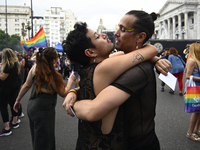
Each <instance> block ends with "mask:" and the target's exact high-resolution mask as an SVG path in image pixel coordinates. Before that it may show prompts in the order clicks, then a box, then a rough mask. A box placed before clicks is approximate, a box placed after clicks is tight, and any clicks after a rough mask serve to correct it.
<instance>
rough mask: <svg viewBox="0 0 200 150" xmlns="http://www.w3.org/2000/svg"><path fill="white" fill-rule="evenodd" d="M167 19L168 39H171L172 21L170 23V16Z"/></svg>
mask: <svg viewBox="0 0 200 150" xmlns="http://www.w3.org/2000/svg"><path fill="white" fill-rule="evenodd" d="M167 21H168V39H171V32H170V26H171V23H170V18H169V19H168V20H167Z"/></svg>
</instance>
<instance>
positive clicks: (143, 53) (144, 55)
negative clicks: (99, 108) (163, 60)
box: [93, 45, 158, 95]
mask: <svg viewBox="0 0 200 150" xmlns="http://www.w3.org/2000/svg"><path fill="white" fill-rule="evenodd" d="M157 53H158V49H157V48H156V47H155V46H153V45H146V46H145V47H143V48H141V49H138V50H135V51H132V52H130V53H128V54H125V55H119V56H115V57H111V58H107V59H105V60H104V61H102V63H100V64H99V65H97V67H96V69H95V71H94V78H93V82H94V91H95V94H96V95H97V94H98V93H99V92H100V91H101V90H102V89H104V88H105V87H107V86H108V85H109V84H111V83H112V82H113V81H114V80H115V79H116V78H117V77H118V76H119V75H121V74H122V73H123V72H125V71H126V70H128V69H129V68H131V67H133V66H135V65H137V64H139V63H141V62H143V61H146V60H150V59H151V58H153V57H154V56H156V55H157Z"/></svg>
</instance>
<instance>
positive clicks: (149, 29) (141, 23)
mask: <svg viewBox="0 0 200 150" xmlns="http://www.w3.org/2000/svg"><path fill="white" fill-rule="evenodd" d="M126 15H134V16H135V17H136V18H137V20H136V21H134V22H133V28H134V34H137V33H141V32H145V33H146V35H147V36H146V38H145V40H144V42H143V43H145V42H146V41H148V40H149V39H150V38H151V36H152V35H153V34H154V29H155V25H154V20H156V19H157V14H155V13H151V14H148V13H146V12H144V11H140V10H131V11H129V12H127V13H126Z"/></svg>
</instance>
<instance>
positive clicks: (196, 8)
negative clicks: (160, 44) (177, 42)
mask: <svg viewBox="0 0 200 150" xmlns="http://www.w3.org/2000/svg"><path fill="white" fill-rule="evenodd" d="M159 14H160V17H158V18H157V20H156V21H155V34H154V35H153V36H152V39H200V0H168V1H167V2H166V3H165V5H164V6H163V7H162V8H161V9H160V12H159Z"/></svg>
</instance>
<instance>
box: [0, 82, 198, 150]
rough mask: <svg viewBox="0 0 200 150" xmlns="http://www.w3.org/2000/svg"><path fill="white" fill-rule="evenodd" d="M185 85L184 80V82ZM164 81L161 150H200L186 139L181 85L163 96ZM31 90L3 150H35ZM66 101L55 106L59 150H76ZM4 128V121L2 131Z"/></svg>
mask: <svg viewBox="0 0 200 150" xmlns="http://www.w3.org/2000/svg"><path fill="white" fill-rule="evenodd" d="M184 82H185V78H184ZM160 84H161V81H160V80H159V79H157V96H158V97H157V109H156V113H157V114H156V118H155V121H156V133H157V136H158V138H159V141H160V145H161V149H162V150H199V149H200V143H199V142H195V141H192V140H190V139H188V138H186V133H187V130H188V127H189V123H190V116H191V114H188V113H185V112H184V100H183V97H181V96H179V95H178V84H177V86H176V91H175V93H174V95H171V94H169V87H167V86H165V91H164V92H160V89H161V85H160ZM29 96H30V90H29V91H28V93H27V94H26V95H25V96H24V97H23V99H22V107H23V113H24V114H25V117H24V118H22V119H21V123H20V127H19V128H18V129H13V130H12V131H13V133H12V135H10V136H7V137H0V150H32V145H31V136H30V130H29V121H28V116H27V112H26V108H27V102H28V99H29ZM63 100H64V99H63V98H61V97H58V102H57V106H56V149H57V150H74V149H75V144H76V138H77V122H78V120H77V119H76V118H72V117H70V116H68V115H66V112H65V110H64V109H63V107H62V102H63ZM2 128H3V123H2V120H1V121H0V129H2Z"/></svg>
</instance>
